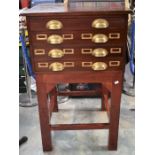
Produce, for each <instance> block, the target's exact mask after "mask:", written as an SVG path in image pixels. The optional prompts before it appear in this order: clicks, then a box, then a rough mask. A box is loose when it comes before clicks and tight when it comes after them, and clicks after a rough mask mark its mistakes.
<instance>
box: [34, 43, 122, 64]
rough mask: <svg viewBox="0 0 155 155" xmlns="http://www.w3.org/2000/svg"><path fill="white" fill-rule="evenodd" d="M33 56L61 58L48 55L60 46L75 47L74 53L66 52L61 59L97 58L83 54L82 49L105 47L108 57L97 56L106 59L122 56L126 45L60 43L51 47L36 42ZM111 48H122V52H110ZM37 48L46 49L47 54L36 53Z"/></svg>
mask: <svg viewBox="0 0 155 155" xmlns="http://www.w3.org/2000/svg"><path fill="white" fill-rule="evenodd" d="M33 48H34V49H33V50H32V51H33V53H32V54H33V57H34V60H35V61H49V60H59V59H58V58H51V57H50V56H48V52H49V51H50V50H52V49H55V48H58V49H61V50H64V49H74V54H64V56H63V57H62V58H61V60H68V59H70V60H76V59H87V58H88V59H95V58H96V57H94V56H93V55H92V54H82V53H81V51H82V49H92V50H94V49H96V48H104V49H106V50H107V51H108V55H107V56H106V57H101V58H97V59H104V58H110V57H115V58H116V57H120V56H122V55H124V53H122V52H123V51H124V47H123V46H122V45H109V46H105V45H97V46H96V47H95V46H82V47H76V46H74V48H73V46H71V45H68V46H63V45H59V46H53V47H51V46H50V45H49V46H45V47H44V46H43V45H42V44H41V45H40V44H37V45H36V44H35V45H34V46H33ZM111 48H121V53H111V52H110V49H111ZM36 49H44V50H45V54H42V55H36V54H35V52H34V51H35V50H36Z"/></svg>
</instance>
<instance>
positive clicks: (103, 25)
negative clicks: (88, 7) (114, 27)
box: [92, 18, 109, 29]
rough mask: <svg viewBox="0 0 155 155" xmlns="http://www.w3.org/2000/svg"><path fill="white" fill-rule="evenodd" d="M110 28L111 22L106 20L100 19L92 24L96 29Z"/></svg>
mask: <svg viewBox="0 0 155 155" xmlns="http://www.w3.org/2000/svg"><path fill="white" fill-rule="evenodd" d="M108 26H109V22H108V21H107V20H106V19H102V18H99V19H95V20H94V21H93V22H92V27H93V28H96V29H104V28H107V27H108Z"/></svg>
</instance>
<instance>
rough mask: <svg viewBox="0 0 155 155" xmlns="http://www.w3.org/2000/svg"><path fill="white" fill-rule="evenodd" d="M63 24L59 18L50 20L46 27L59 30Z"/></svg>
mask: <svg viewBox="0 0 155 155" xmlns="http://www.w3.org/2000/svg"><path fill="white" fill-rule="evenodd" d="M62 27H63V24H62V22H60V21H59V20H50V21H49V22H47V24H46V28H47V29H49V30H59V29H62Z"/></svg>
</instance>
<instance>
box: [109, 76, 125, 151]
mask: <svg viewBox="0 0 155 155" xmlns="http://www.w3.org/2000/svg"><path fill="white" fill-rule="evenodd" d="M116 81H119V83H116ZM122 82H123V75H122V74H120V75H118V76H115V77H113V81H112V92H111V108H110V127H109V144H108V148H109V150H116V149H117V139H118V127H119V115H120V99H121V92H122V91H121V90H122Z"/></svg>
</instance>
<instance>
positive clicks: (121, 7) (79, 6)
mask: <svg viewBox="0 0 155 155" xmlns="http://www.w3.org/2000/svg"><path fill="white" fill-rule="evenodd" d="M129 12H130V10H129V9H128V8H126V7H125V3H124V2H102V3H101V4H100V3H95V2H90V3H84V4H83V3H75V4H72V5H66V4H63V3H44V4H39V5H36V6H34V7H32V8H30V9H27V10H24V11H23V12H22V13H21V15H26V16H40V15H42V16H44V15H45V16H46V15H49V14H57V15H58V14H60V15H61V14H66V15H79V14H82V13H87V14H94V13H107V14H128V13H129Z"/></svg>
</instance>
